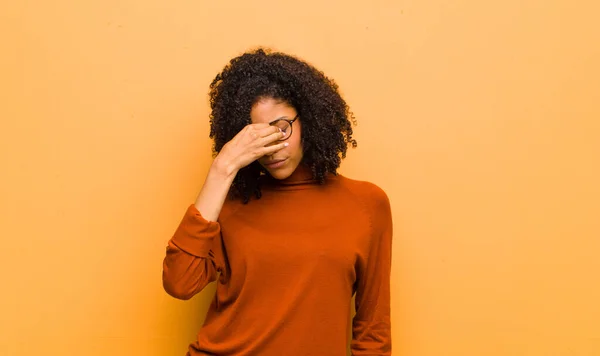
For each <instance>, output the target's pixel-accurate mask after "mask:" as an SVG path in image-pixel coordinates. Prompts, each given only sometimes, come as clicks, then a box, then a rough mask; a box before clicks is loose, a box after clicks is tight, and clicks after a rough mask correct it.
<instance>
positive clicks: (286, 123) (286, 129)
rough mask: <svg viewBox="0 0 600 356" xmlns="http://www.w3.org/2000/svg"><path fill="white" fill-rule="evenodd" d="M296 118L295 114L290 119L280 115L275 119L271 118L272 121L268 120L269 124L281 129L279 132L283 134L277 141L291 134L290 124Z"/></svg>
mask: <svg viewBox="0 0 600 356" xmlns="http://www.w3.org/2000/svg"><path fill="white" fill-rule="evenodd" d="M297 119H298V115H296V117H294V118H293V119H291V120H290V119H286V118H283V117H282V118H279V119H277V120H273V121H271V122H269V125H271V126H275V127H277V128H279V130H281V132H283V134H284V136H283V138H281V139H280V140H279V141H285V140H287V139H288V138H290V137H291V136H292V124H293V123H294V121H296V120H297Z"/></svg>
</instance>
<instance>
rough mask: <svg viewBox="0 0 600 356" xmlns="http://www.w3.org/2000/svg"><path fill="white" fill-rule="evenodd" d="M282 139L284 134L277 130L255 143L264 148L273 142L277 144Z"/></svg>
mask: <svg viewBox="0 0 600 356" xmlns="http://www.w3.org/2000/svg"><path fill="white" fill-rule="evenodd" d="M284 137H285V134H284V133H283V132H281V131H280V130H279V129H277V131H275V132H274V133H271V134H269V135H267V136H265V137H263V138H261V139H259V140H258V141H257V143H258V145H260V146H266V145H270V144H272V143H273V142H277V141H279V140H281V139H282V138H284Z"/></svg>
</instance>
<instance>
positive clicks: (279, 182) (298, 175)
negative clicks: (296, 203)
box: [265, 163, 317, 186]
mask: <svg viewBox="0 0 600 356" xmlns="http://www.w3.org/2000/svg"><path fill="white" fill-rule="evenodd" d="M265 183H267V184H269V185H274V186H294V185H305V184H315V183H317V180H316V179H314V178H313V173H312V170H311V169H310V167H309V166H307V165H306V164H302V163H301V164H300V165H299V166H298V167H297V168H296V170H295V171H294V173H292V174H291V175H290V176H289V177H287V178H285V179H275V178H273V177H272V176H271V175H269V174H268V173H267V176H266V177H265Z"/></svg>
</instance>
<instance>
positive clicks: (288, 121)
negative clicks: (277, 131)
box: [269, 115, 298, 141]
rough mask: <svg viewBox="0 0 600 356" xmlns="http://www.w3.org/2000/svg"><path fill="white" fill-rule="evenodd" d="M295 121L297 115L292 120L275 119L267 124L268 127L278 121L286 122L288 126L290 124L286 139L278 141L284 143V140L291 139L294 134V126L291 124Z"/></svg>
mask: <svg viewBox="0 0 600 356" xmlns="http://www.w3.org/2000/svg"><path fill="white" fill-rule="evenodd" d="M296 120H298V115H296V116H294V118H293V119H286V118H284V117H280V118H279V119H275V120H273V121H271V122H269V125H271V126H273V125H275V124H276V123H278V122H279V121H286V122H287V123H288V124H290V134H289V135H288V136H287V137H286V138H282V139H281V140H279V141H285V140H287V139H289V138H290V137H292V134H293V133H294V125H293V123H294V121H296Z"/></svg>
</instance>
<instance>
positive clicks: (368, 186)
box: [335, 174, 390, 212]
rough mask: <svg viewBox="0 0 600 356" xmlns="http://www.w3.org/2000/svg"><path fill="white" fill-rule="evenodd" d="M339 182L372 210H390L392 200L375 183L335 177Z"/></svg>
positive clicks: (341, 176)
mask: <svg viewBox="0 0 600 356" xmlns="http://www.w3.org/2000/svg"><path fill="white" fill-rule="evenodd" d="M335 181H336V182H337V184H338V185H339V186H340V187H341V188H343V189H345V190H346V191H347V192H348V194H351V195H353V196H354V197H355V199H357V200H359V201H360V202H361V203H362V204H364V205H365V206H366V207H367V208H368V209H369V210H370V211H380V212H381V211H389V210H390V200H389V197H388V195H387V194H386V192H385V191H384V190H383V189H382V188H381V187H379V186H378V185H376V184H375V183H372V182H368V181H362V180H356V179H352V178H348V177H346V176H343V175H339V174H338V175H337V176H336V177H335Z"/></svg>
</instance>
